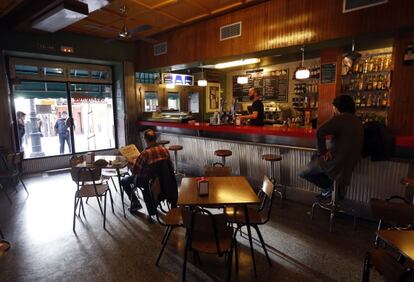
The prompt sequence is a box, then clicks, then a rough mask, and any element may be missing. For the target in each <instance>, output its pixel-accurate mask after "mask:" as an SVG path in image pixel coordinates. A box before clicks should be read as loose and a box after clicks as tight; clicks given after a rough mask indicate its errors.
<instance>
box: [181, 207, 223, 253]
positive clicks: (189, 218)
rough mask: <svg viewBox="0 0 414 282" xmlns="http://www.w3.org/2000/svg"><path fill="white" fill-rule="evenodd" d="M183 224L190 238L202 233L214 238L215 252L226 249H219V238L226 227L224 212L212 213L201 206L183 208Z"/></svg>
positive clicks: (221, 251)
mask: <svg viewBox="0 0 414 282" xmlns="http://www.w3.org/2000/svg"><path fill="white" fill-rule="evenodd" d="M182 215H183V225H184V227H185V228H187V230H189V236H190V240H191V239H192V238H193V236H194V235H195V234H196V235H201V234H203V238H210V239H214V242H215V244H216V251H217V254H222V253H223V252H224V251H226V250H220V243H219V242H220V239H221V237H222V235H223V234H225V230H226V229H228V226H227V220H226V216H225V215H224V214H214V215H213V214H212V213H211V212H210V211H208V210H206V209H202V208H197V209H195V210H189V209H183V211H182Z"/></svg>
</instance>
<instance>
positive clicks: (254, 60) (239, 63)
mask: <svg viewBox="0 0 414 282" xmlns="http://www.w3.org/2000/svg"><path fill="white" fill-rule="evenodd" d="M259 62H260V59H259V58H250V59H245V60H237V61H231V62H226V63H220V64H215V65H214V67H215V68H216V69H225V68H231V67H237V66H244V65H251V64H257V63H259Z"/></svg>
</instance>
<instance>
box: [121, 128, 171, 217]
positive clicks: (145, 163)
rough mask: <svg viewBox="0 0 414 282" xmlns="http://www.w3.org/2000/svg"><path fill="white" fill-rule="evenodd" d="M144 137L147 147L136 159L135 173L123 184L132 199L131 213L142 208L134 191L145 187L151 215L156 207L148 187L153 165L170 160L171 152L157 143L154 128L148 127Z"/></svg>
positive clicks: (145, 199)
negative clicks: (136, 188)
mask: <svg viewBox="0 0 414 282" xmlns="http://www.w3.org/2000/svg"><path fill="white" fill-rule="evenodd" d="M144 139H145V142H146V143H147V148H145V150H144V151H142V152H141V154H140V155H139V156H138V158H137V160H136V161H135V164H134V166H133V168H132V174H133V175H132V176H127V177H125V178H124V179H122V180H121V185H122V187H123V189H124V191H125V193H126V194H127V195H128V197H129V199H130V200H131V208H130V212H131V213H134V212H136V211H138V210H139V209H141V208H142V206H141V204H140V202H139V200H138V198H137V196H136V195H135V193H134V188H135V187H142V188H144V189H143V192H142V194H143V196H144V201H145V204H146V205H147V209H148V212H149V214H150V215H151V214H152V213H153V209H154V208H155V207H153V205H152V200H151V196H150V194H149V193H150V192H149V191H148V189H147V188H148V187H147V186H148V181H149V180H150V178H151V175H152V173H151V165H152V164H154V163H156V162H158V161H161V160H169V159H170V153H169V152H168V149H166V148H165V147H163V146H161V145H159V144H157V142H156V140H157V135H156V133H155V131H154V130H152V129H147V130H146V131H145V132H144Z"/></svg>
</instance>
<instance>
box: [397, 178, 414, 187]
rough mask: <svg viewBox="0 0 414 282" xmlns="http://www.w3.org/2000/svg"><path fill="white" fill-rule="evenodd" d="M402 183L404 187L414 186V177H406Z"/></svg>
mask: <svg viewBox="0 0 414 282" xmlns="http://www.w3.org/2000/svg"><path fill="white" fill-rule="evenodd" d="M400 182H401V184H403V185H407V186H414V177H404V178H403V179H401V181H400Z"/></svg>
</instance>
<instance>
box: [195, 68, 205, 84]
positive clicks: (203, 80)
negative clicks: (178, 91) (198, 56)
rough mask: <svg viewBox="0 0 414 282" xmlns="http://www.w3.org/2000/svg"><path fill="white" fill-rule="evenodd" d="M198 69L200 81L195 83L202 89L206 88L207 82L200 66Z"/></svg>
mask: <svg viewBox="0 0 414 282" xmlns="http://www.w3.org/2000/svg"><path fill="white" fill-rule="evenodd" d="M200 67H201V79H199V80H198V81H197V85H198V86H202V87H204V86H207V80H206V79H205V78H204V72H203V66H200Z"/></svg>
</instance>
